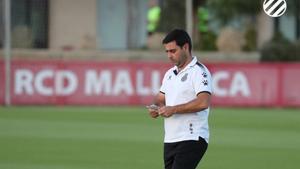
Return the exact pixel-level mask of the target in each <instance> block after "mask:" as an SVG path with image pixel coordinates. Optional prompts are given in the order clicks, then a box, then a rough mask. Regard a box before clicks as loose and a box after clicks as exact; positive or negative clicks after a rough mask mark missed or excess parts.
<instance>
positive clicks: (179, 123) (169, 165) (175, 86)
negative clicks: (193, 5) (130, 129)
mask: <svg viewBox="0 0 300 169" xmlns="http://www.w3.org/2000/svg"><path fill="white" fill-rule="evenodd" d="M162 42H163V45H164V47H165V50H166V53H167V55H168V58H169V59H170V61H171V62H172V63H174V65H175V66H174V67H173V68H171V69H169V70H168V71H167V72H166V74H165V76H164V78H163V81H162V86H161V88H160V92H159V93H158V94H157V96H156V97H155V99H154V105H152V106H150V107H148V110H149V114H150V116H151V117H153V118H157V117H158V116H162V117H164V127H165V138H164V163H165V169H195V168H196V167H197V165H198V163H199V162H200V160H201V158H202V156H203V155H204V153H205V152H206V149H207V145H208V139H209V130H208V114H209V106H210V97H211V93H212V89H211V75H210V72H209V70H208V69H207V68H206V67H205V66H204V65H203V64H201V63H199V62H198V61H197V58H196V57H195V56H192V54H191V50H192V42H191V38H190V37H189V35H188V34H187V32H186V31H184V30H181V29H175V30H173V31H171V32H170V33H169V34H168V35H167V36H166V37H165V38H164V39H163V41H162ZM155 105H157V107H158V108H155Z"/></svg>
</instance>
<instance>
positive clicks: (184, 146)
mask: <svg viewBox="0 0 300 169" xmlns="http://www.w3.org/2000/svg"><path fill="white" fill-rule="evenodd" d="M207 146H208V145H207V143H206V141H205V140H204V139H203V138H199V141H192V140H191V141H183V142H180V143H178V146H177V147H176V155H175V159H174V161H173V168H172V169H195V168H196V167H197V165H198V163H199V162H200V160H201V159H202V157H203V155H204V154H205V152H206V149H207Z"/></svg>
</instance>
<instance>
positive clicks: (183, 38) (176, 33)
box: [162, 29, 192, 53]
mask: <svg viewBox="0 0 300 169" xmlns="http://www.w3.org/2000/svg"><path fill="white" fill-rule="evenodd" d="M172 41H175V42H176V45H178V46H180V47H182V46H183V45H184V44H185V43H188V44H189V52H190V53H191V51H192V40H191V38H190V36H189V34H188V33H187V32H186V31H185V30H183V29H174V30H172V31H171V32H169V33H168V34H167V35H166V37H165V38H164V39H163V41H162V43H163V44H167V43H169V42H172Z"/></svg>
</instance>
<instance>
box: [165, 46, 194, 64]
mask: <svg viewBox="0 0 300 169" xmlns="http://www.w3.org/2000/svg"><path fill="white" fill-rule="evenodd" d="M164 46H165V50H166V53H167V55H168V58H169V59H170V61H171V62H172V63H173V64H174V65H176V66H177V67H178V68H181V67H183V66H184V65H185V63H186V60H187V53H186V52H187V51H188V49H187V46H188V45H187V44H185V45H184V46H183V47H182V48H181V47H180V46H177V45H176V42H175V41H172V42H169V43H167V44H164Z"/></svg>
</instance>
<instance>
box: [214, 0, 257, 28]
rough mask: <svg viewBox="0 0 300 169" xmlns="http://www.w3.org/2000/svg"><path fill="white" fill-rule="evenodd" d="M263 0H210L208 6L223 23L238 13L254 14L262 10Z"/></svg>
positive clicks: (238, 14)
mask: <svg viewBox="0 0 300 169" xmlns="http://www.w3.org/2000/svg"><path fill="white" fill-rule="evenodd" d="M262 3H263V0H251V1H241V0H210V1H208V6H209V8H210V10H212V11H213V12H214V14H215V15H216V17H217V18H218V19H220V21H221V22H222V23H223V24H226V23H228V22H229V21H230V20H231V19H232V18H234V17H237V16H240V15H255V14H258V13H259V12H260V11H261V10H262Z"/></svg>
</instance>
